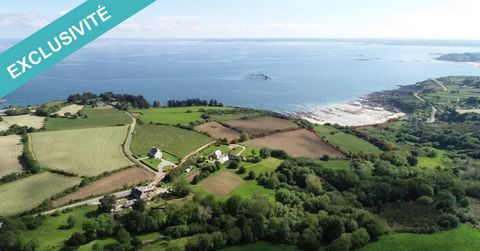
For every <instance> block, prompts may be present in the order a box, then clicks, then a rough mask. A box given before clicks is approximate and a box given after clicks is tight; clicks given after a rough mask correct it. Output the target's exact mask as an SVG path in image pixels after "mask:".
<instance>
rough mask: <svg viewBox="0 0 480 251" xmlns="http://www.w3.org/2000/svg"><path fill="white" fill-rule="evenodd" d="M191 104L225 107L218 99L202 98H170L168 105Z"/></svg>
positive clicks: (187, 105) (184, 105)
mask: <svg viewBox="0 0 480 251" xmlns="http://www.w3.org/2000/svg"><path fill="white" fill-rule="evenodd" d="M190 106H212V107H223V104H222V103H221V102H218V101H217V100H216V99H210V100H202V99H198V98H196V99H185V100H175V99H173V100H168V101H167V107H190Z"/></svg>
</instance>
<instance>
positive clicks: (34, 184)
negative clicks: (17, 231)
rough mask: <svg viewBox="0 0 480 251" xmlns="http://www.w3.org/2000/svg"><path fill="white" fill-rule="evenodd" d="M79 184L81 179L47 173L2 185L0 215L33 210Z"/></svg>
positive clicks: (0, 187)
mask: <svg viewBox="0 0 480 251" xmlns="http://www.w3.org/2000/svg"><path fill="white" fill-rule="evenodd" d="M79 183H80V179H79V178H73V177H66V176H62V175H58V174H53V173H49V172H45V173H41V174H37V175H34V176H30V177H28V178H24V179H20V180H17V181H15V182H11V183H7V184H4V185H0V198H2V199H1V203H0V215H11V214H16V213H20V212H24V211H28V210H30V209H33V208H35V207H37V206H39V205H40V204H41V203H42V202H43V201H44V200H46V199H49V198H50V197H52V196H53V195H55V194H57V193H59V192H61V191H63V190H65V189H67V188H69V187H72V186H74V185H78V184H79Z"/></svg>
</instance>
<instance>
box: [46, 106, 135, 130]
mask: <svg viewBox="0 0 480 251" xmlns="http://www.w3.org/2000/svg"><path fill="white" fill-rule="evenodd" d="M82 114H83V115H86V116H87V118H81V117H80V118H77V119H69V118H49V119H48V120H47V126H46V129H47V130H51V131H53V130H68V129H81V128H93V127H107V126H116V125H127V124H131V123H132V119H131V118H130V117H129V116H128V115H127V114H125V112H122V111H119V110H117V109H113V108H92V107H85V108H84V109H83V110H82Z"/></svg>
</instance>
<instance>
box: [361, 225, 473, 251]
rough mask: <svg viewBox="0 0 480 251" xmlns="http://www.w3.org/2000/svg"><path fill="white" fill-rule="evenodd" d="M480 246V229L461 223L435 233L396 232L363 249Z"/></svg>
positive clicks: (450, 250)
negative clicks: (458, 225)
mask: <svg viewBox="0 0 480 251" xmlns="http://www.w3.org/2000/svg"><path fill="white" fill-rule="evenodd" d="M478 247H480V230H478V229H474V228H472V227H470V226H466V225H462V226H460V227H459V228H457V229H454V230H450V231H446V232H440V233H436V234H431V235H428V234H409V233H397V234H391V235H387V236H383V237H382V238H380V241H378V242H375V243H372V244H369V245H367V246H366V247H364V248H363V249H361V250H363V251H377V250H378V251H389V250H391V251H407V250H408V251H425V250H442V251H455V250H462V251H470V250H471V251H474V250H478Z"/></svg>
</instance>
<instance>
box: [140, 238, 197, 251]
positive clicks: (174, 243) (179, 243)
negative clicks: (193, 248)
mask: <svg viewBox="0 0 480 251" xmlns="http://www.w3.org/2000/svg"><path fill="white" fill-rule="evenodd" d="M187 241H188V237H185V238H180V239H175V240H170V241H159V242H155V243H153V244H149V245H145V246H143V247H142V251H163V250H167V248H171V250H184V249H185V245H186V244H187ZM173 247H178V248H173Z"/></svg>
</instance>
